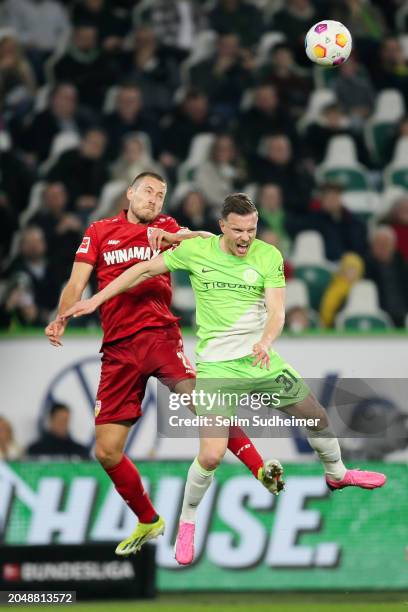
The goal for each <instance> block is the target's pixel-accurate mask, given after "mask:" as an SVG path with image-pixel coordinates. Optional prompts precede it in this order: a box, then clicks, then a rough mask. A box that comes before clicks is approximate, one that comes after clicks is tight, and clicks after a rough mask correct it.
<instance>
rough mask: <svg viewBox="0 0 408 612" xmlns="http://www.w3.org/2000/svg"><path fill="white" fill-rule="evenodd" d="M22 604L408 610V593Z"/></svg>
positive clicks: (208, 611)
mask: <svg viewBox="0 0 408 612" xmlns="http://www.w3.org/2000/svg"><path fill="white" fill-rule="evenodd" d="M6 607H7V608H8V607H9V606H0V608H4V609H5V608H6ZM19 607H20V608H22V609H23V610H33V611H34V610H36V611H37V612H39V611H40V610H41V611H42V610H43V611H44V612H50V611H51V610H52V611H53V612H54V611H55V610H57V609H61V608H64V609H65V610H72V612H213V611H214V612H274V611H275V612H346V611H348V610H350V611H351V610H352V611H353V612H408V593H334V594H326V593H324V594H322V593H299V594H286V593H262V594H261V593H260V594H256V593H254V594H248V593H241V594H240V593H233V594H229V593H219V594H215V593H203V594H199V593H197V594H194V595H192V594H186V595H180V594H177V595H176V594H175V595H160V596H159V597H158V598H157V599H155V600H151V601H128V602H119V601H104V602H90V603H79V604H76V605H72V606H61V607H60V606H58V607H57V606H48V607H47V606H19Z"/></svg>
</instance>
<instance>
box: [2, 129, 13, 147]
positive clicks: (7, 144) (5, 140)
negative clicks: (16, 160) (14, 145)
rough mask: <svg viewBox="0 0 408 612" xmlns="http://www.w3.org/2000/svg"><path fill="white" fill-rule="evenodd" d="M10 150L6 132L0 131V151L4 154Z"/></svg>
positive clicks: (8, 136)
mask: <svg viewBox="0 0 408 612" xmlns="http://www.w3.org/2000/svg"><path fill="white" fill-rule="evenodd" d="M10 149H11V138H10V135H9V133H8V132H5V131H4V130H1V131H0V151H1V152H5V151H9V150H10Z"/></svg>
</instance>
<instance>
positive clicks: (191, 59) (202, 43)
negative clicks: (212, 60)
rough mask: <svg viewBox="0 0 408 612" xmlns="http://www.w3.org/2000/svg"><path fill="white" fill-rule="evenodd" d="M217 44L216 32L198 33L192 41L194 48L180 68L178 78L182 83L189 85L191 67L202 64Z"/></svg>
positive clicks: (205, 31)
mask: <svg viewBox="0 0 408 612" xmlns="http://www.w3.org/2000/svg"><path fill="white" fill-rule="evenodd" d="M216 42H217V32H215V31H214V30H204V31H203V32H199V33H198V34H197V36H196V37H195V39H194V47H193V48H192V50H191V53H190V55H189V56H188V58H187V59H186V60H184V62H182V64H181V66H180V77H181V81H182V83H185V84H187V83H189V81H190V69H191V68H192V66H195V65H196V64H199V63H200V62H203V61H204V60H206V59H208V58H209V57H211V56H212V55H213V53H214V52H215V47H216Z"/></svg>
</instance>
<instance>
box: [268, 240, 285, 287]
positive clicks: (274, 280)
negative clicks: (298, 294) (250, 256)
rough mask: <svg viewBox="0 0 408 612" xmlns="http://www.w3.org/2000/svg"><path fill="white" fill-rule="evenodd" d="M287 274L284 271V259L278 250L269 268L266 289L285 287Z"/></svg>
mask: <svg viewBox="0 0 408 612" xmlns="http://www.w3.org/2000/svg"><path fill="white" fill-rule="evenodd" d="M285 285H286V282H285V273H284V270H283V258H282V255H281V253H280V252H279V251H278V250H277V249H276V250H275V253H274V254H273V258H272V261H271V265H270V266H269V268H268V270H267V272H266V275H265V281H264V287H276V288H279V287H285Z"/></svg>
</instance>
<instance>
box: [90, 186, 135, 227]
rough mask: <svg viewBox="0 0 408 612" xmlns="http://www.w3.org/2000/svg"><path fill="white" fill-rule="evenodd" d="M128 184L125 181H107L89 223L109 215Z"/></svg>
mask: <svg viewBox="0 0 408 612" xmlns="http://www.w3.org/2000/svg"><path fill="white" fill-rule="evenodd" d="M127 187H128V184H127V182H126V181H109V183H106V184H105V185H104V187H103V189H102V193H101V197H100V198H99V204H98V206H97V207H96V208H95V210H94V211H93V212H92V214H91V215H90V217H89V222H90V223H92V222H93V221H99V219H103V218H104V217H107V216H109V215H110V212H111V209H112V206H113V204H114V202H115V200H116V199H117V198H118V197H119V196H120V195H121V194H122V193H124V192H125V191H126V189H127Z"/></svg>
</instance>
